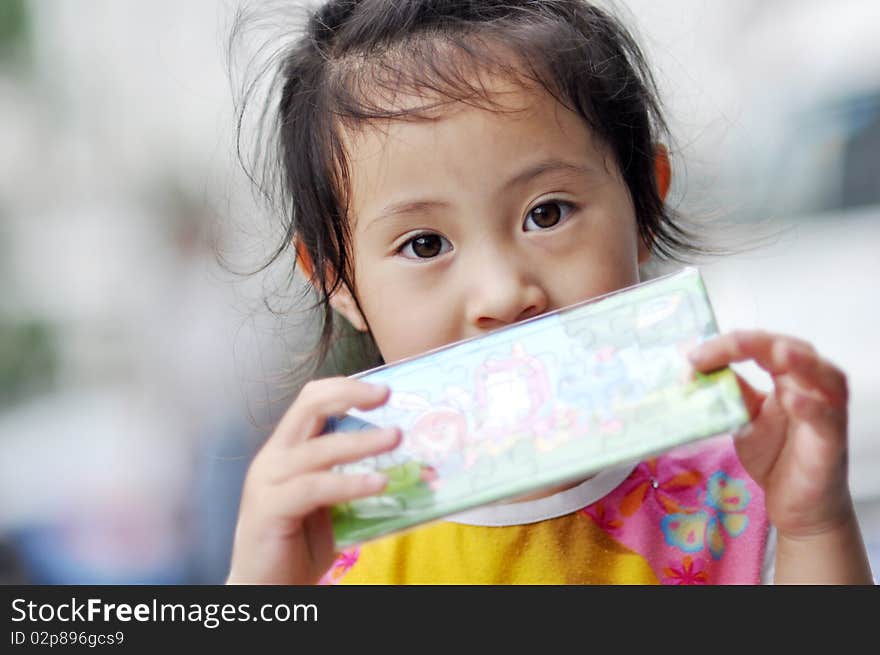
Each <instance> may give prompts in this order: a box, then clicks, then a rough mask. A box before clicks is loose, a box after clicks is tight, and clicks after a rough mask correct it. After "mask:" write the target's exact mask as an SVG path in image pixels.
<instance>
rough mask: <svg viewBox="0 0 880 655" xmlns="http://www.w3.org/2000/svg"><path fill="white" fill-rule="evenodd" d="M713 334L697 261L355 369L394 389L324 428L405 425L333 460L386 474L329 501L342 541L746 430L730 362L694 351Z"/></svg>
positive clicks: (363, 538)
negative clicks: (368, 490)
mask: <svg viewBox="0 0 880 655" xmlns="http://www.w3.org/2000/svg"><path fill="white" fill-rule="evenodd" d="M715 334H717V327H716V324H715V319H714V316H713V313H712V308H711V305H710V303H709V300H708V297H707V295H706V291H705V287H704V285H703V282H702V278H701V277H700V274H699V271H698V270H697V269H695V268H686V269H683V270H682V271H681V272H679V273H675V274H673V275H669V276H665V277H662V278H658V279H656V280H651V281H649V282H645V283H642V284H639V285H636V286H633V287H629V288H627V289H624V290H621V291H618V292H615V293H612V294H609V295H606V296H602V297H600V298H595V299H593V300H590V301H587V302H584V303H578V304H576V305H572V306H570V307H566V308H563V309H560V310H558V311H555V312H553V313H549V314H544V315H542V316H539V317H536V318H533V319H530V320H528V321H524V322H522V323H518V324H515V325H511V326H509V327H506V328H503V329H501V330H498V331H495V332H492V333H490V334H488V335H485V336H482V337H479V338H475V339H468V340H466V341H461V342H457V343H454V344H450V345H447V346H444V347H442V348H438V349H436V350H433V351H430V352H428V353H425V354H423V355H420V356H417V357H413V358H410V359H407V360H403V361H400V362H396V363H394V364H390V365H386V366H382V367H379V368H375V369H372V370H370V371H366V372H364V373H360V374H357V375H354V376H352V377H356V378H361V379H364V380H367V381H369V382H373V383H377V384H387V385H389V386H390V388H391V395H390V398H389V401H388V403H387V404H386V405H385V406H383V407H380V408H377V409H375V410H371V411H366V412H365V411H360V410H352V411H351V412H350V413H349V414H348V415H346V416H345V417H343V418H341V419H336V418H334V419H331V420H330V421H328V425H327V427H326V429H325V432H333V431H344V430H360V429H367V428H370V427H373V426H390V425H397V426H400V427H401V428H402V431H403V440H402V443H401V445H400V446H399V447H398V448H396V449H395V450H394V451H392V452H390V453H385V454H383V455H381V456H379V457H373V458H369V459H366V460H362V461H360V462H357V463H355V464H347V465H344V466H340V467H338V469H339V470H341V471H348V472H367V471H373V470H378V471H382V472H384V473H385V474H387V475H388V476H389V484H388V486H387V488H386V490H385V491H384V492H383V493H382V494H381V495H378V496H373V497H370V498H365V499H360V500H357V501H353V502H349V503H344V504H341V505H337V506H335V507H334V508H333V512H332V513H333V522H334V535H335V538H336V543H337V546H338V547H346V546H349V545H352V544H355V543H359V542H363V541H366V540H369V539H373V538H376V537H379V536H382V535H385V534H388V533H390V532H395V531H398V530H403V529H406V528H410V527H412V526H414V525H417V524H420V523H424V522H426V521H430V520H434V519H437V518H440V517H443V516H447V515H450V514H454V513H457V512H460V511H463V510H465V509H470V508H472V507H475V506H478V505H481V504H485V503H490V502H495V501H499V500H503V499H505V498H510V497H513V496H517V495H521V494H523V493H526V492H529V491H533V490H536V489H539V488H542V487H546V486H550V485H555V484H561V483H564V482H568V481H573V480H579V479H584V478H586V477H588V476H589V475H592V474H593V473H596V472H597V471H599V470H601V469H603V468H607V467H609V466H614V465H618V464H622V463H625V462H628V461H638V460H640V459H643V458H645V457H647V456H649V455H653V454H657V453H659V452H662V451H664V450H668V449H670V448H673V447H675V446H678V445H681V444H684V443H687V442H690V441H694V440H697V439H702V438H707V437H711V436H713V435H716V434H719V433H722V432H726V431H729V430H732V429H735V428H737V427H739V426H741V425H742V424H744V423H745V422H747V421H748V415H747V412H746V410H745V407H744V405H743V403H742V399H741V396H740V392H739V387H738V385H737V383H736V380H735V378H734V376H733V372H732V371H731V370H729V369H722V370H720V371H716V372H713V373H712V374H710V375H701V374H694V373H693V371H692V369H691V367H690V365H689V363H688V361H687V358H686V353H687V352H688V351H689V350H690V349H691V348H692V347H693V346H695V345H696V344H697V343H699V342H701V341H703V340H705V339H708V338H710V337H712V336H714V335H715Z"/></svg>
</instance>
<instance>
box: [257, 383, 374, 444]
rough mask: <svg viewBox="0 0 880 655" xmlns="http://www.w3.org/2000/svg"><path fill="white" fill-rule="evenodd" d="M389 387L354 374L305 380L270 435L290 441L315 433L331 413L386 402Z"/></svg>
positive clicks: (307, 437) (316, 433)
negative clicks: (360, 378) (297, 394)
mask: <svg viewBox="0 0 880 655" xmlns="http://www.w3.org/2000/svg"><path fill="white" fill-rule="evenodd" d="M390 394H391V389H390V388H389V387H388V386H386V385H377V384H372V383H369V382H364V381H363V380H357V379H354V378H344V377H333V378H324V379H322V380H314V381H312V382H309V383H307V384H306V385H305V386H304V387H303V388H302V391H300V393H299V396H297V399H296V400H295V401H294V403H293V404H292V405H291V406H290V408H289V409H288V410H287V412H286V413H285V414H284V416H283V417H282V418H281V421H279V423H278V427H277V428H276V429H275V433H274V434H273V438H275V439H278V440H279V441H281V442H282V443H285V444H288V445H291V444H296V443H301V442H303V441H305V440H306V439H311V438H312V437H316V436H318V435H319V434H321V432H322V431H323V429H324V424H325V423H326V422H327V419H328V418H330V417H331V416H341V415H342V414H345V413H346V412H347V411H348V410H350V409H351V408H352V407H356V408H358V409H364V410H366V409H375V408H376V407H379V406H381V405H384V404H385V402H387V400H388V397H389V395H390Z"/></svg>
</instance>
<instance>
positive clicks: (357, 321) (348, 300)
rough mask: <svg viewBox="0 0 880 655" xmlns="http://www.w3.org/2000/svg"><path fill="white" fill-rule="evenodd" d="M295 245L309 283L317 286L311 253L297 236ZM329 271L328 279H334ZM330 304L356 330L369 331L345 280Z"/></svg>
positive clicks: (301, 267) (297, 256) (335, 292)
mask: <svg viewBox="0 0 880 655" xmlns="http://www.w3.org/2000/svg"><path fill="white" fill-rule="evenodd" d="M293 247H294V250H295V251H296V260H297V263H298V265H299V267H300V270H301V271H302V272H303V275H305V277H306V279H307V280H308V281H309V284H311V285H312V286H315V266H314V264H313V263H312V258H311V257H309V253H308V251H307V250H306V248H305V246H304V245H303V244H302V242H301V241H299V240H298V239H296V238H294V240H293ZM327 273H328V275H327V277H328V279H333V276H332V275H330V273H331V271H328V272H327ZM330 306H331V307H332V308H333V309H335V310H336V311H337V312H339V313H340V314H342V315H343V316H344V317H345V318H346V320H348V322H349V323H351V325H352V327H354V329H355V330H358V331H359V332H366V331H367V322H366V320H364V316H363V314H361V312H360V310H358V308H357V304H356V303H355V301H354V297H353V296H352V294H351V291H350V290H349V288H348V286H347V285H346V284H345V283H344V282H343V283H342V284H340V285H339V287H338V288H337V289H336V291H334V292H333V295H331V296H330Z"/></svg>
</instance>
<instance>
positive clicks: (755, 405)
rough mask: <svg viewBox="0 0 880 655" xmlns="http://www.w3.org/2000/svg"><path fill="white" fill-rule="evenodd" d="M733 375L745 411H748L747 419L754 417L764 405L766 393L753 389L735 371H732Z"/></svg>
mask: <svg viewBox="0 0 880 655" xmlns="http://www.w3.org/2000/svg"><path fill="white" fill-rule="evenodd" d="M734 375H735V376H736V382H737V384H738V385H739V390H740V392H741V393H742V397H743V403H744V404H745V406H746V411H748V413H749V419H754V418H755V417H756V416H757V415H758V414H759V413H760V412H761V407H762V406H763V405H764V400H765V399H766V398H767V394H765V393H764V392H762V391H758V390H757V389H755V388H754V387H753V386H752V385H751V384H749V383H748V382H746V380H745V378H743V377H742V376H741V375H740V374H739V373H737V372H736V371H734Z"/></svg>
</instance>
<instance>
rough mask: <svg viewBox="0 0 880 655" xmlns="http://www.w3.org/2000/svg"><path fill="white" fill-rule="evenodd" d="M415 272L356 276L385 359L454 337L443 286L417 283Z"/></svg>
mask: <svg viewBox="0 0 880 655" xmlns="http://www.w3.org/2000/svg"><path fill="white" fill-rule="evenodd" d="M420 280H421V276H419V275H418V273H417V272H416V273H413V274H412V275H405V274H401V272H400V269H397V270H395V271H392V270H389V272H388V273H387V274H385V275H383V274H381V272H379V271H374V272H373V275H370V276H363V277H362V278H361V279H359V286H360V287H361V306H362V307H363V309H364V313H365V314H366V319H367V321H368V322H369V325H370V328H371V329H372V331H373V337H374V338H375V340H376V345H377V346H378V347H379V350H380V352H381V353H382V356H383V358H384V359H385V361H386V362H387V363H391V362H393V361H397V360H399V359H402V358H404V357H409V356H411V355H415V354H419V353H422V352H424V351H425V350H429V349H431V348H436V347H438V346H442V345H444V344H446V343H449V342H450V341H452V340H454V338H455V336H454V335H455V334H456V332H455V327H456V325H455V312H454V311H452V310H451V309H450V308H451V306H452V299H451V298H450V297H448V296H447V295H446V293H444V287H442V286H439V285H436V284H421V283H420Z"/></svg>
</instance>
